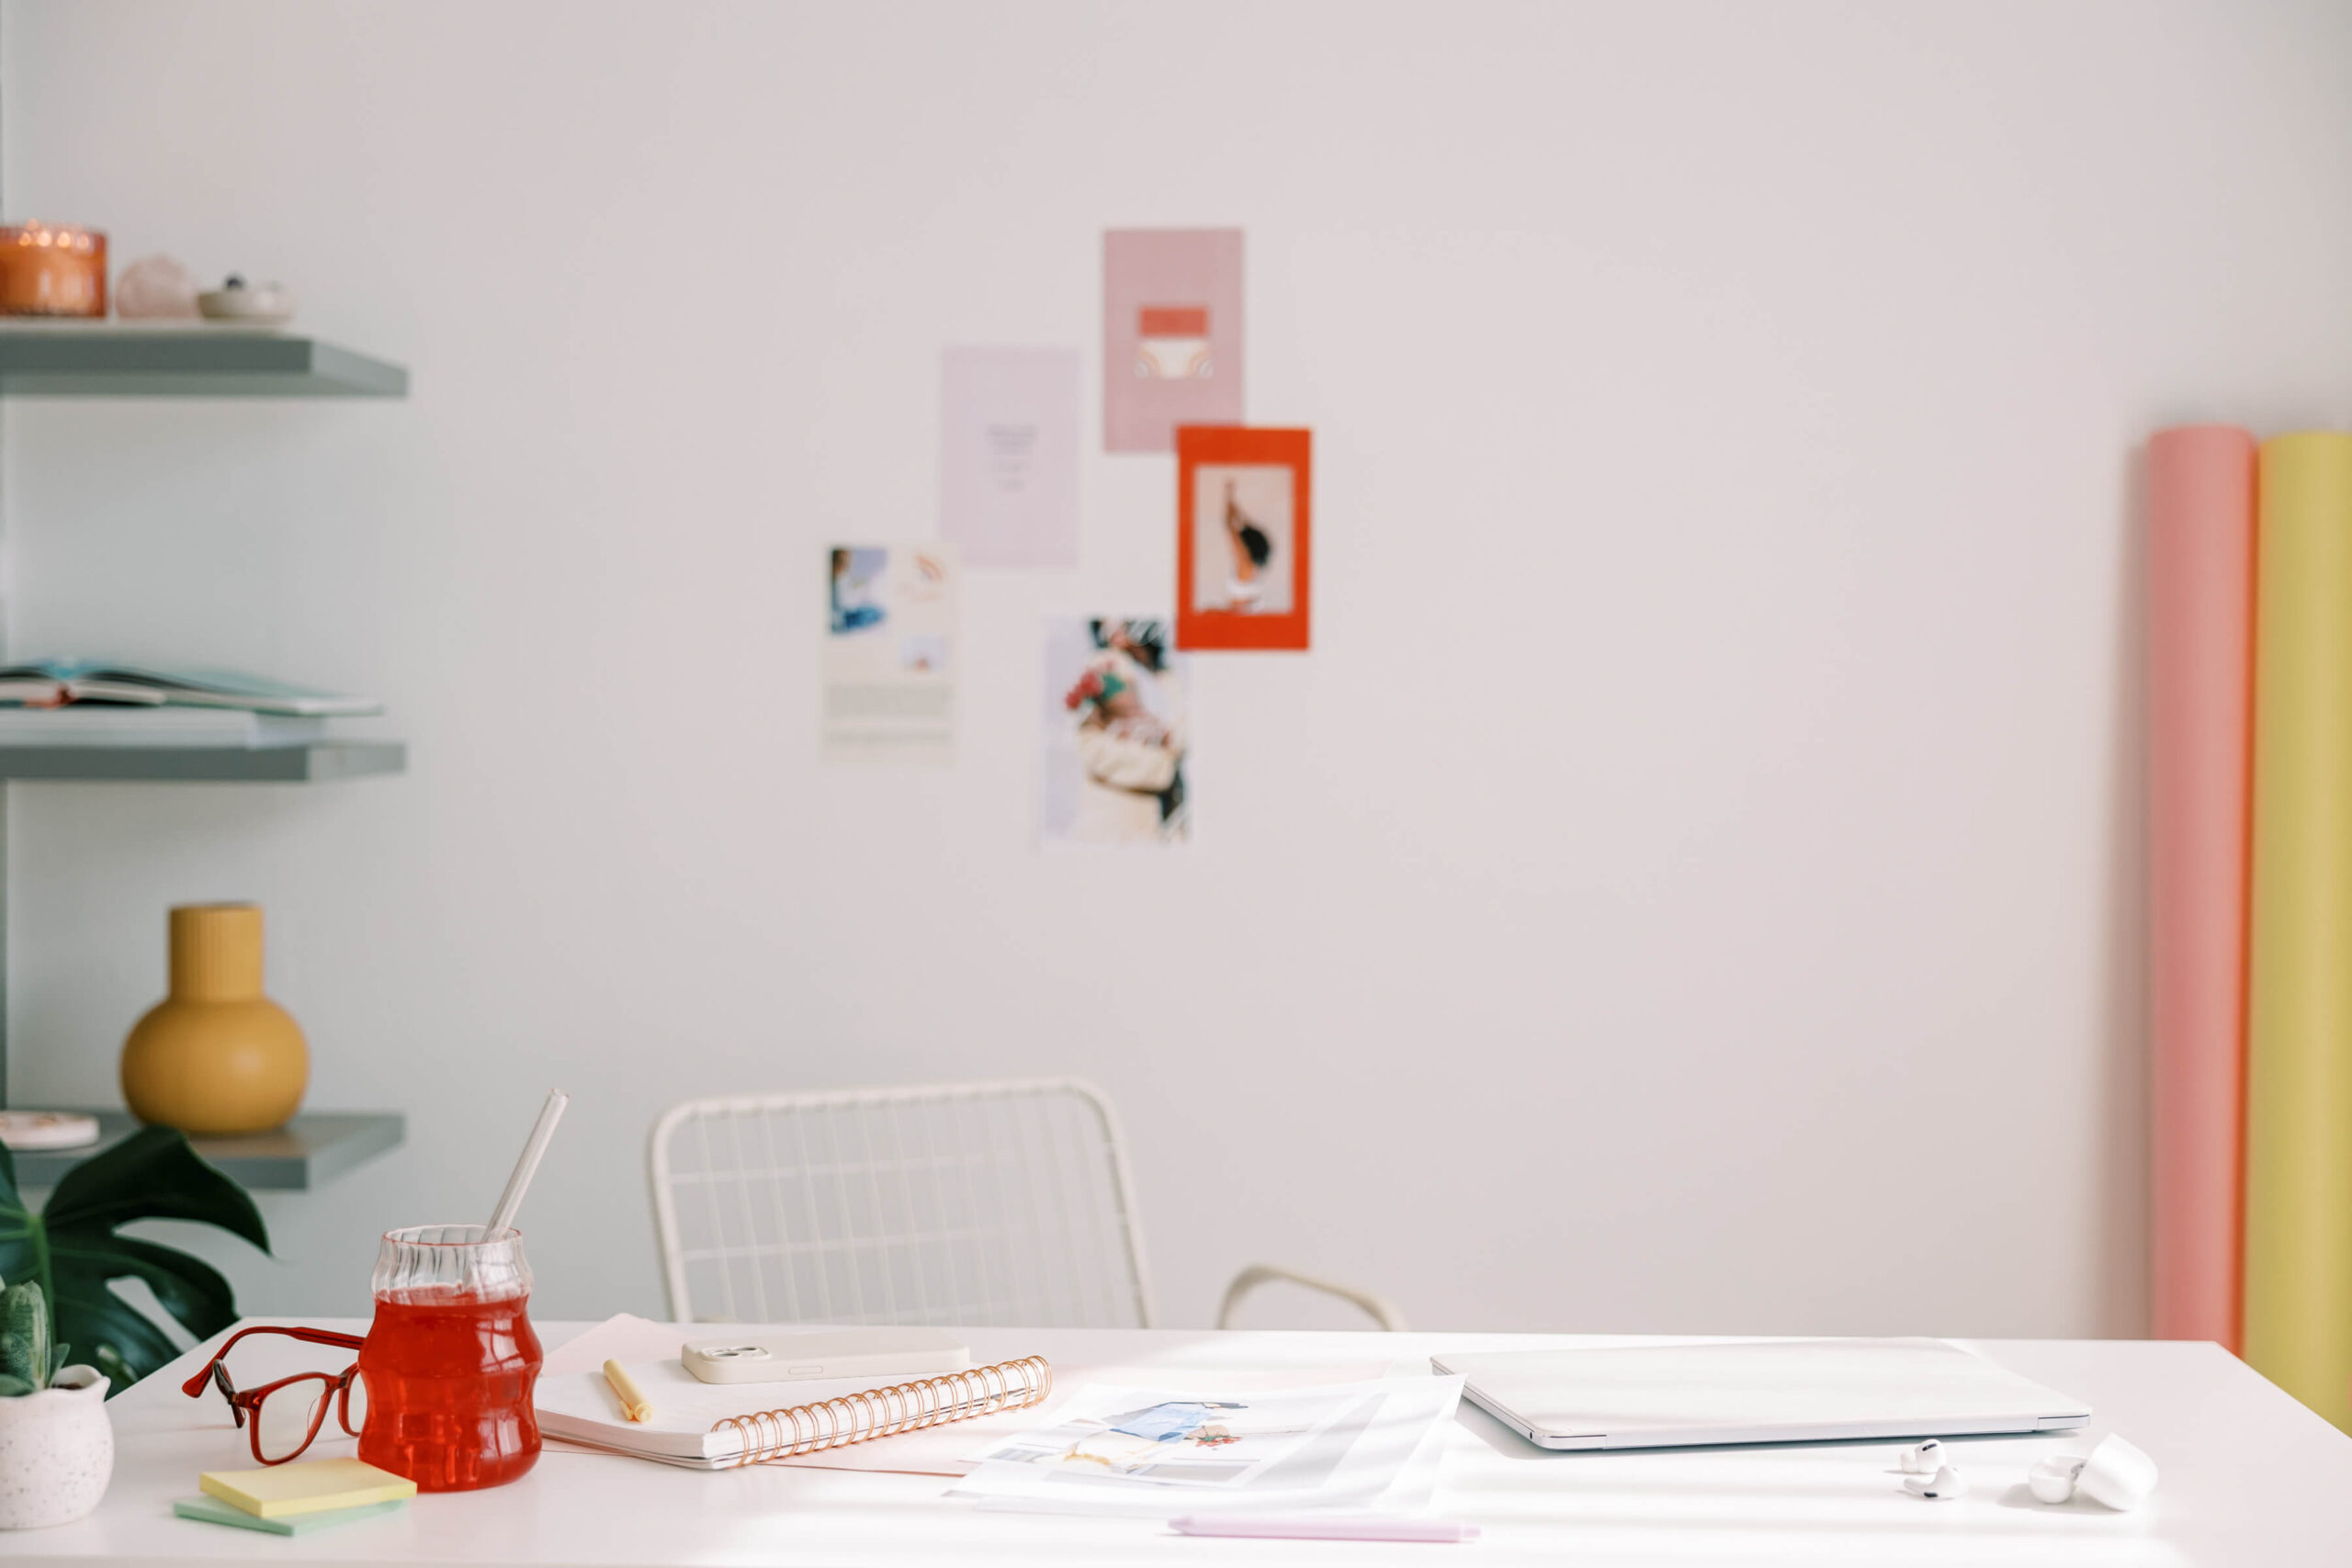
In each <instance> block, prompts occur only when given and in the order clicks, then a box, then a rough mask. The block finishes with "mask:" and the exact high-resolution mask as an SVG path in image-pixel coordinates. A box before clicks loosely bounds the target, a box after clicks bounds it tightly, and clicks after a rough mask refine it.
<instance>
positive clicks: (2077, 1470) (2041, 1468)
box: [2025, 1454, 2087, 1503]
mask: <svg viewBox="0 0 2352 1568" xmlns="http://www.w3.org/2000/svg"><path fill="white" fill-rule="evenodd" d="M2086 1462H2087V1461H2085V1460H2084V1458H2083V1456H2082V1455H2080V1454H2057V1455H2054V1456H2052V1458H2049V1459H2046V1460H2043V1461H2041V1463H2040V1464H2037V1465H2035V1466H2034V1467H2033V1468H2032V1469H2031V1470H2029V1471H2027V1472H2026V1474H2025V1483H2026V1485H2027V1486H2028V1487H2029V1488H2030V1490H2031V1491H2032V1493H2033V1495H2034V1497H2035V1498H2036V1499H2037V1500H2038V1501H2040V1502H2043V1503H2063V1502H2064V1501H2065V1500H2066V1499H2067V1498H2069V1497H2072V1496H2073V1495H2075V1477H2076V1476H2077V1475H2080V1474H2081V1473H2082V1472H2083V1466H2084V1464H2085V1463H2086Z"/></svg>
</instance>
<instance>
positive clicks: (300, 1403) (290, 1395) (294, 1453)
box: [180, 1325, 368, 1464]
mask: <svg viewBox="0 0 2352 1568" xmlns="http://www.w3.org/2000/svg"><path fill="white" fill-rule="evenodd" d="M248 1334H283V1335H286V1336H288V1337H291V1338H295V1339H300V1340H301V1341H302V1342H303V1343H304V1344H306V1345H334V1346H339V1347H341V1348H344V1349H346V1350H356V1349H358V1348H359V1347H360V1346H361V1345H362V1344H364V1343H366V1341H365V1340H363V1339H362V1338H361V1337H359V1336H358V1335H356V1334H337V1333H335V1332H334V1330H332V1329H327V1328H277V1327H271V1326H267V1325H257V1326H255V1327H253V1328H240V1329H239V1330H237V1332H236V1333H234V1334H232V1335H231V1336H229V1339H228V1343H226V1344H224V1345H222V1346H221V1347H220V1350H219V1351H218V1352H217V1353H215V1354H214V1356H213V1358H212V1359H211V1360H209V1361H208V1362H207V1363H205V1367H204V1370H203V1371H200V1372H198V1373H197V1374H196V1376H194V1377H192V1378H190V1379H188V1380H187V1382H184V1383H182V1384H180V1392H181V1393H185V1394H187V1396H188V1397H189V1398H190V1399H198V1398H200V1397H202V1396H203V1393H204V1385H205V1384H206V1383H208V1382H209V1383H211V1384H212V1385H213V1386H214V1387H216V1388H218V1389H219V1390H220V1397H221V1398H223V1399H225V1400H227V1401H228V1402H229V1410H230V1413H231V1414H232V1415H233V1416H236V1418H237V1425H238V1426H240V1427H243V1428H244V1429H245V1436H246V1437H247V1438H249V1439H251V1441H252V1443H253V1446H254V1458H255V1459H257V1460H259V1461H261V1462H262V1463H264V1464H284V1463H285V1462H286V1461H288V1460H290V1459H296V1458H299V1457H300V1455H301V1452H302V1450H304V1449H307V1448H309V1447H310V1446H311V1440H312V1439H313V1438H316V1437H317V1436H318V1435H319V1428H320V1427H322V1426H324V1425H326V1419H327V1407H328V1406H329V1405H333V1406H334V1412H335V1417H336V1419H338V1420H340V1421H341V1422H342V1423H343V1429H344V1430H345V1432H348V1433H349V1434H351V1436H353V1437H355V1438H356V1437H357V1436H359V1429H360V1428H361V1427H364V1426H366V1425H367V1424H368V1384H367V1382H366V1380H364V1379H362V1378H361V1377H360V1375H359V1363H358V1362H356V1361H354V1362H353V1363H352V1364H351V1365H350V1366H348V1367H345V1369H344V1370H343V1371H340V1372H297V1373H295V1374H294V1376H292V1377H290V1378H280V1379H278V1380H277V1382H270V1383H264V1384H262V1385H261V1387H259V1388H248V1389H240V1388H239V1387H238V1386H237V1385H236V1384H235V1383H233V1382H231V1381H230V1380H229V1369H228V1367H227V1366H226V1365H225V1364H224V1363H225V1362H227V1360H228V1359H229V1352H230V1351H232V1350H233V1349H235V1348H237V1341H238V1340H240V1339H243V1337H245V1336H246V1335H248ZM248 1417H250V1419H248Z"/></svg>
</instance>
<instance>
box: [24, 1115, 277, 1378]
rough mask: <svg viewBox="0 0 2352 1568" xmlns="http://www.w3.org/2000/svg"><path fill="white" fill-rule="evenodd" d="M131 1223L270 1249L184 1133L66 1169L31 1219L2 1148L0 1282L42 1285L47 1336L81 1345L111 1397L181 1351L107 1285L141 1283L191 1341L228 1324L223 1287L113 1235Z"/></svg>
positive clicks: (172, 1255)
mask: <svg viewBox="0 0 2352 1568" xmlns="http://www.w3.org/2000/svg"><path fill="white" fill-rule="evenodd" d="M133 1220H198V1221H201V1222H203V1223H204V1224H213V1225H219V1226H220V1228H221V1229H222V1230H225V1231H232V1232H234V1233H235V1234H236V1235H241V1236H243V1237H244V1238H245V1239H246V1240H247V1241H249V1242H252V1243H253V1244H254V1246H255V1247H260V1248H261V1249H262V1250H263V1251H264V1252H267V1251H268V1250H269V1232H268V1231H267V1230H266V1229H265V1228H264V1227H263V1225H262V1223H261V1211H260V1210H258V1209H256V1208H254V1201H253V1200H252V1199H251V1198H249V1197H247V1196H246V1195H245V1190H244V1189H243V1188H242V1187H239V1186H238V1185H237V1184H236V1183H235V1182H233V1181H232V1180H230V1179H228V1178H227V1177H225V1176H223V1175H221V1174H220V1172H219V1171H218V1170H215V1169H214V1168H212V1167H210V1166H209V1165H207V1164H205V1163H204V1161H203V1160H201V1159H199V1158H198V1157H197V1153H196V1151H195V1150H194V1149H192V1148H189V1147H188V1146H187V1134H184V1133H178V1132H175V1131H173V1130H172V1129H171V1128H169V1127H145V1128H141V1130H140V1131H138V1132H136V1133H133V1134H131V1135H130V1137H128V1138H125V1139H124V1140H123V1141H122V1142H121V1143H119V1144H117V1145H114V1147H112V1148H110V1149H107V1150H105V1151H104V1152H102V1153H100V1154H96V1155H93V1156H90V1157H89V1158H88V1159H85V1160H84V1161H83V1162H82V1163H81V1164H79V1165H77V1166H75V1167H74V1168H73V1169H71V1170H69V1171H67V1172H66V1173H65V1179H63V1180H62V1181H60V1182H59V1183H58V1184H57V1190H56V1191H54V1192H52V1193H51V1194H50V1195H49V1203H48V1206H47V1207H46V1208H44V1209H43V1210H42V1211H41V1212H40V1213H38V1214H36V1213H33V1212H32V1211H31V1210H29V1209H28V1208H27V1207H26V1206H25V1201H24V1197H23V1195H22V1194H21V1193H19V1192H18V1191H17V1168H16V1162H15V1161H14V1160H13V1159H11V1158H10V1157H9V1156H8V1152H7V1150H6V1149H5V1148H0V1280H10V1281H14V1280H37V1281H39V1283H40V1286H41V1289H42V1291H43V1292H45V1293H46V1294H47V1295H48V1297H49V1301H50V1310H51V1329H50V1332H51V1337H52V1338H55V1339H61V1340H70V1341H72V1342H73V1343H74V1344H76V1345H86V1346H88V1347H89V1348H90V1359H92V1360H93V1361H94V1362H96V1365H97V1368H98V1370H99V1371H102V1372H104V1373H106V1374H107V1377H108V1378H109V1379H110V1380H112V1382H113V1385H114V1386H113V1387H112V1388H111V1389H110V1390H109V1391H108V1394H109V1397H111V1396H112V1395H113V1394H115V1393H121V1392H122V1390H124V1389H125V1388H128V1387H129V1386H130V1384H131V1383H133V1382H137V1381H138V1380H139V1379H141V1378H143V1377H145V1376H146V1375H147V1374H148V1373H149V1372H152V1371H154V1370H155V1369H156V1368H157V1367H160V1366H162V1365H163V1364H164V1362H166V1361H168V1360H170V1359H172V1358H173V1357H174V1356H175V1355H177V1354H178V1352H177V1351H176V1350H175V1349H174V1348H173V1347H172V1342H171V1340H169V1339H168V1338H166V1337H164V1331H163V1329H161V1328H160V1327H158V1326H157V1325H155V1323H154V1322H153V1320H152V1319H150V1318H149V1317H147V1316H146V1314H143V1313H141V1311H140V1310H139V1309H138V1308H137V1307H134V1306H132V1305H131V1304H130V1302H129V1301H127V1300H125V1299H124V1298H123V1297H121V1296H119V1295H117V1294H116V1293H115V1292H113V1291H112V1290H110V1289H108V1288H107V1281H109V1280H134V1279H135V1280H145V1281H146V1282H147V1288H148V1289H149V1290H151V1291H153V1292H154V1293H155V1300H156V1301H157V1302H159V1303H162V1305H163V1308H164V1311H165V1312H168V1313H170V1314H172V1316H174V1317H175V1318H176V1319H178V1320H179V1323H180V1325H181V1326H182V1327H183V1328H186V1329H187V1331H188V1332H189V1333H190V1334H193V1335H195V1336H196V1337H198V1338H199V1339H202V1338H205V1337H208V1336H209V1335H213V1334H217V1333H219V1332H220V1330H221V1329H223V1328H226V1327H228V1326H229V1325H230V1324H232V1323H233V1322H235V1321H236V1318H237V1303H236V1300H235V1298H234V1296H233V1295H232V1293H231V1292H230V1290H229V1281H228V1280H224V1279H222V1278H221V1277H220V1271H219V1270H218V1269H214V1268H213V1267H212V1266H211V1265H210V1264H208V1263H205V1262H203V1261H202V1260H201V1259H198V1258H191V1257H189V1256H188V1255H187V1253H185V1252H182V1251H180V1250H178V1249H177V1248H176V1247H164V1246H162V1245H160V1244H159V1243H156V1242H152V1241H141V1240H138V1239H137V1238H135V1237H132V1236H127V1235H117V1234H116V1227H117V1226H119V1225H124V1224H130V1222H131V1221H133Z"/></svg>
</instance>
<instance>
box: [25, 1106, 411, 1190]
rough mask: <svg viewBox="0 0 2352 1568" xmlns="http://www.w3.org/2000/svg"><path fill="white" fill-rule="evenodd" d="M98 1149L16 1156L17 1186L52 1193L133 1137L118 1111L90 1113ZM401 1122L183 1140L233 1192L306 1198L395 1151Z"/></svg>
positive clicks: (364, 1114)
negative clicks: (68, 1176) (59, 1183)
mask: <svg viewBox="0 0 2352 1568" xmlns="http://www.w3.org/2000/svg"><path fill="white" fill-rule="evenodd" d="M90 1114H92V1115H94V1116H96V1118H97V1119H98V1141H97V1142H96V1143H95V1144H89V1145H84V1146H83V1147H81V1148H78V1149H39V1150H35V1149H19V1150H17V1153H16V1156H15V1158H16V1162H17V1184H18V1185H19V1186H23V1187H54V1186H56V1185H57V1181H58V1179H59V1178H60V1177H62V1176H63V1175H64V1174H65V1173H66V1172H67V1171H69V1170H71V1169H73V1168H74V1167H75V1166H76V1165H79V1164H80V1163H81V1162H82V1161H84V1160H85V1159H88V1158H89V1157H90V1156H92V1155H94V1154H96V1153H97V1152H98V1151H99V1150H100V1149H103V1148H107V1147H110V1146H111V1145H115V1144H119V1143H120V1142H121V1141H122V1140H123V1139H125V1138H127V1137H129V1136H130V1134H133V1133H135V1132H137V1131H138V1130H139V1122H138V1121H137V1119H136V1118H134V1117H132V1116H131V1115H130V1112H128V1111H92V1112H90ZM407 1134H408V1120H407V1118H406V1117H403V1116H401V1114H400V1113H399V1112H398V1111H304V1112H303V1113H302V1114H300V1116H297V1117H295V1118H294V1120H293V1121H291V1122H288V1123H286V1125H285V1126H283V1127H280V1128H279V1129H278V1130H277V1132H275V1133H254V1134H249V1135H247V1136H245V1137H242V1138H190V1139H189V1140H188V1142H189V1143H190V1144H191V1145H194V1146H195V1149H196V1152H197V1153H198V1154H200V1155H202V1156H204V1157H205V1158H206V1159H209V1160H210V1161H211V1162H212V1163H213V1164H214V1165H217V1166H219V1167H220V1168H221V1170H222V1171H223V1172H225V1173H226V1174H227V1175H228V1176H230V1177H231V1178H232V1179H234V1180H235V1181H236V1183H237V1185H239V1186H240V1187H243V1188H247V1189H249V1190H253V1191H255V1192H307V1191H309V1190H311V1188H313V1187H323V1186H324V1185H326V1184H327V1183H328V1182H330V1181H332V1180H334V1179H335V1178H336V1177H338V1176H341V1175H342V1174H343V1173H344V1172H345V1171H346V1170H350V1169H352V1168H354V1167H356V1166H360V1165H364V1164H366V1163H367V1162H368V1161H369V1160H371V1159H374V1158H375V1157H376V1156H378V1155H380V1154H383V1153H386V1152H387V1151H389V1150H391V1149H396V1148H398V1147H400V1145H401V1139H402V1138H403V1137H405V1136H406V1135H407Z"/></svg>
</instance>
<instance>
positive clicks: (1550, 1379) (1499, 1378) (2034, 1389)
mask: <svg viewBox="0 0 2352 1568" xmlns="http://www.w3.org/2000/svg"><path fill="white" fill-rule="evenodd" d="M1430 1364H1431V1365H1432V1366H1434V1367H1435V1368H1436V1369H1437V1370H1438V1371H1440V1372H1459V1373H1461V1374H1462V1376H1463V1378H1464V1387H1463V1390H1462V1392H1463V1395H1464V1397H1465V1398H1467V1399H1468V1400H1470V1401H1471V1402H1472V1403H1473V1404H1476V1405H1478V1406H1479V1407H1480V1408H1481V1409H1483V1410H1485V1411H1486V1412H1487V1414H1489V1415H1491V1416H1494V1417H1495V1419H1497V1420H1498V1421H1500V1422H1501V1423H1502V1424H1503V1425H1504V1426H1506V1427H1510V1429H1511V1430H1512V1431H1514V1432H1517V1433H1518V1434H1519V1435H1520V1436H1521V1437H1522V1438H1527V1439H1528V1440H1529V1441H1531V1442H1533V1443H1537V1444H1540V1445H1542V1446H1543V1447H1544V1448H1547V1449H1666V1448H1688V1447H1692V1446H1696V1445H1699V1444H1703V1443H1820V1442H1831V1441H1836V1440H1838V1439H1843V1438H1955V1437H1964V1436H1970V1435H1973V1434H1978V1433H1987V1432H2050V1431H2059V1430H2063V1429H2064V1428H2067V1427H2079V1426H2081V1425H2082V1424H2083V1423H2084V1422H2086V1421H2087V1420H2089V1419H2090V1414H2091V1410H2090V1406H2089V1405H2087V1404H2084V1403H2083V1402H2082V1401H2081V1400H2079V1399H2070V1398H2068V1397H2067V1396H2066V1395H2064V1394H2063V1393H2056V1392H2054V1391H2052V1390H2051V1389H2046V1388H2044V1387H2042V1386H2041V1384H2040V1383H2037V1382H2030V1381H2029V1380H2027V1379H2025V1378H2021V1377H2019V1376H2018V1375H2017V1374H2016V1373H2015V1372H2012V1371H2007V1369H2005V1368H2002V1367H1998V1366H1996V1365H1995V1364H1994V1363H1992V1362H1991V1361H1988V1360H1986V1359H1985V1358H1983V1357H1982V1356H1978V1355H1976V1354H1974V1353H1973V1352H1971V1351H1967V1350H1963V1349H1961V1348H1959V1347H1958V1346H1955V1345H1948V1344H1946V1343H1945V1342H1944V1341H1942V1340H1940V1339H1771V1340H1763V1341H1748V1342H1746V1343H1739V1344H1713V1345H1647V1346H1639V1347H1634V1348H1617V1349H1589V1350H1585V1349H1570V1350H1473V1351H1464V1352H1463V1353H1461V1354H1458V1355H1443V1356H1432V1357H1431V1358H1430Z"/></svg>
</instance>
